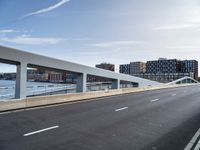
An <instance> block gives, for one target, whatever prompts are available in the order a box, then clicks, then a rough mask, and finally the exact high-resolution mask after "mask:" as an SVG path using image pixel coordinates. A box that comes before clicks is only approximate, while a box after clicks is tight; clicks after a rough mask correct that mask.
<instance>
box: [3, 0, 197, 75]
mask: <svg viewBox="0 0 200 150" xmlns="http://www.w3.org/2000/svg"><path fill="white" fill-rule="evenodd" d="M199 40H200V1H199V0H162V1H161V0H42V1H41V0H17V1H16V0H0V45H4V46H8V47H14V48H18V49H20V50H23V51H28V52H32V53H37V54H41V55H46V56H50V57H54V58H59V59H62V60H67V61H72V62H76V63H80V64H84V65H89V66H95V64H98V63H102V62H110V63H114V64H116V66H118V65H119V64H126V63H129V62H132V61H148V60H156V59H158V58H159V57H164V58H169V59H170V58H177V59H196V60H197V61H200V57H199V54H200V41H199ZM13 71H15V67H14V66H9V65H3V64H0V72H13Z"/></svg>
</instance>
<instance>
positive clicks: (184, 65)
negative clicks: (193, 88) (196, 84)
mask: <svg viewBox="0 0 200 150" xmlns="http://www.w3.org/2000/svg"><path fill="white" fill-rule="evenodd" d="M181 72H184V73H190V74H191V76H194V79H196V80H198V61H196V60H184V61H181Z"/></svg>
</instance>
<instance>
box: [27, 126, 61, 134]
mask: <svg viewBox="0 0 200 150" xmlns="http://www.w3.org/2000/svg"><path fill="white" fill-rule="evenodd" d="M55 128H59V126H53V127H49V128H45V129H41V130H37V131H33V132H30V133H26V134H24V136H30V135H33V134H37V133H41V132H44V131H48V130H52V129H55Z"/></svg>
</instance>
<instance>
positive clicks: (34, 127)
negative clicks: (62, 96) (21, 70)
mask: <svg viewBox="0 0 200 150" xmlns="http://www.w3.org/2000/svg"><path fill="white" fill-rule="evenodd" d="M199 128H200V86H199V85H195V86H188V87H180V88H171V89H162V90H154V91H146V92H140V93H134V94H128V95H121V96H114V97H108V98H101V99H99V100H91V101H87V102H79V103H72V104H64V105H58V106H53V107H46V108H41V109H32V110H26V111H19V112H13V113H5V114H0V150H183V149H184V148H185V147H186V145H187V144H188V143H189V141H190V140H191V139H192V137H193V136H194V134H195V133H196V132H197V130H198V129H199Z"/></svg>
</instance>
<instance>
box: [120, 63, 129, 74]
mask: <svg viewBox="0 0 200 150" xmlns="http://www.w3.org/2000/svg"><path fill="white" fill-rule="evenodd" d="M119 72H120V73H124V74H130V64H123V65H119Z"/></svg>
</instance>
